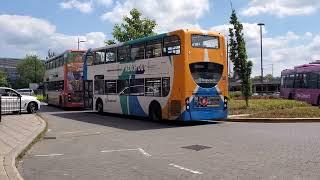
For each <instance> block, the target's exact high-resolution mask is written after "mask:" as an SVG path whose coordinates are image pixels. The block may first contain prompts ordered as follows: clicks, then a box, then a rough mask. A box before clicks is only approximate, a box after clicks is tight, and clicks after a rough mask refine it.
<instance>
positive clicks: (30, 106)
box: [27, 102, 38, 114]
mask: <svg viewBox="0 0 320 180" xmlns="http://www.w3.org/2000/svg"><path fill="white" fill-rule="evenodd" d="M37 110H38V106H37V103H35V102H30V103H29V104H28V107H27V111H28V113H29V114H33V113H36V112H37Z"/></svg>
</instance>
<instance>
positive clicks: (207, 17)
mask: <svg viewBox="0 0 320 180" xmlns="http://www.w3.org/2000/svg"><path fill="white" fill-rule="evenodd" d="M132 8H137V9H138V10H139V11H141V12H142V14H143V16H144V17H146V18H150V19H154V20H156V22H157V27H156V29H155V31H156V32H157V33H163V32H169V31H172V30H177V29H181V28H183V29H187V28H196V29H204V30H213V31H219V32H222V33H223V34H225V35H228V28H229V25H228V24H229V17H230V14H231V3H230V0H1V6H0V57H11V58H23V57H25V56H26V54H36V55H38V56H40V57H41V58H45V57H46V55H47V52H48V50H49V49H50V50H51V51H53V52H56V53H60V52H62V51H64V50H66V49H76V48H77V39H78V37H79V38H80V40H85V41H86V42H83V43H81V44H80V48H90V47H93V48H95V47H101V46H103V45H104V41H105V40H107V39H112V35H111V33H112V29H113V26H114V24H115V23H121V19H122V17H123V16H125V15H128V13H129V11H130V10H131V9H132ZM232 8H234V9H235V10H236V12H237V15H238V18H239V20H240V21H241V22H242V23H243V25H244V30H243V32H244V36H245V39H246V47H247V53H248V59H249V60H251V61H253V63H254V67H253V72H252V74H253V76H256V75H259V74H260V31H259V27H258V26H257V23H260V22H262V23H264V24H265V26H264V27H263V62H264V63H263V64H264V74H271V73H272V72H273V73H274V76H279V75H280V72H281V70H283V69H286V68H292V67H293V66H296V65H301V64H305V63H308V62H311V61H314V60H317V59H320V25H319V19H318V18H320V11H319V9H320V1H318V0H232ZM317 19H318V20H317ZM272 67H273V68H272Z"/></svg>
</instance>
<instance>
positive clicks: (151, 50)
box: [146, 39, 162, 58]
mask: <svg viewBox="0 0 320 180" xmlns="http://www.w3.org/2000/svg"><path fill="white" fill-rule="evenodd" d="M161 44H162V39H157V40H152V41H148V42H147V46H146V58H155V57H160V56H161Z"/></svg>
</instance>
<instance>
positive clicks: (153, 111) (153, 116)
mask: <svg viewBox="0 0 320 180" xmlns="http://www.w3.org/2000/svg"><path fill="white" fill-rule="evenodd" d="M149 119H150V120H152V121H161V120H162V112H161V106H160V104H159V103H157V102H153V103H151V105H150V107H149Z"/></svg>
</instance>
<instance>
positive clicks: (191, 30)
mask: <svg viewBox="0 0 320 180" xmlns="http://www.w3.org/2000/svg"><path fill="white" fill-rule="evenodd" d="M181 31H182V32H184V33H189V34H192V33H194V34H208V35H214V36H224V35H222V34H221V33H219V32H216V31H205V30H197V29H179V30H176V31H171V32H168V33H162V34H157V35H153V36H147V37H143V38H139V39H135V40H130V41H127V42H123V43H117V44H112V45H107V46H103V47H99V48H93V49H92V51H99V50H103V49H108V48H113V47H118V46H122V45H131V44H137V43H140V42H145V41H151V40H156V39H159V38H163V37H165V36H168V35H169V34H171V33H175V32H181Z"/></svg>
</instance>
